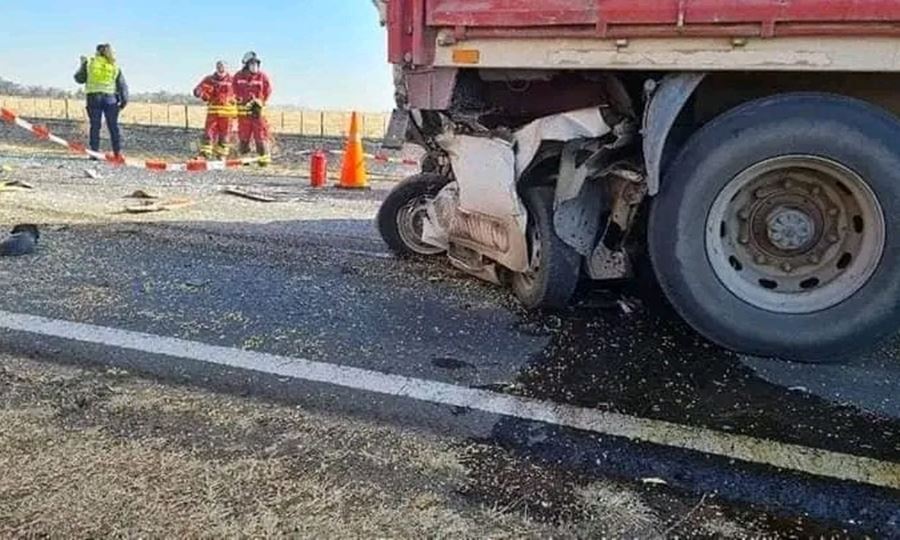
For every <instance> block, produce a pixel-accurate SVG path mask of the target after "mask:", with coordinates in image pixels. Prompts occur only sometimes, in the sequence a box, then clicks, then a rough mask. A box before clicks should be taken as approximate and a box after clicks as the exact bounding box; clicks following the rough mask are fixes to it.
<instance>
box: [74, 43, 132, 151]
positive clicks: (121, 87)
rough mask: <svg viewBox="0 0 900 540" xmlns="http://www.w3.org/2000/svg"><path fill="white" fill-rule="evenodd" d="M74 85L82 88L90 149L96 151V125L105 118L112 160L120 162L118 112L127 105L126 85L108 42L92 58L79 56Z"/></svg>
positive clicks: (120, 135) (120, 139)
mask: <svg viewBox="0 0 900 540" xmlns="http://www.w3.org/2000/svg"><path fill="white" fill-rule="evenodd" d="M75 82H77V83H78V84H83V85H85V86H84V93H85V94H86V96H87V113H88V118H89V119H90V122H91V130H90V140H89V145H90V148H91V150H93V151H95V152H98V151H99V150H100V126H101V125H102V123H103V118H104V117H105V118H106V127H107V128H108V129H109V138H110V142H111V143H112V150H113V156H114V159H115V160H116V161H123V160H124V158H123V157H122V132H121V130H120V129H119V111H121V110H122V109H124V108H125V106H126V105H128V84H127V83H126V82H125V76H124V75H123V74H122V69H121V68H120V67H119V65H118V63H116V56H115V54H114V53H113V48H112V46H111V45H110V44H109V43H103V44H100V45H97V53H96V55H95V56H94V57H93V58H91V59H88V58H87V57H86V56H82V57H81V67H79V68H78V71H77V72H76V73H75Z"/></svg>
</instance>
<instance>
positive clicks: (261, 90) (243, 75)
mask: <svg viewBox="0 0 900 540" xmlns="http://www.w3.org/2000/svg"><path fill="white" fill-rule="evenodd" d="M243 64H244V68H243V69H242V70H241V71H239V72H237V73H236V74H235V76H234V92H235V94H236V95H237V103H238V140H239V141H240V152H241V154H242V155H246V154H248V153H249V152H250V139H253V142H254V143H256V152H257V153H258V154H259V164H260V165H261V166H263V167H265V166H266V165H268V164H270V163H271V162H272V156H271V154H270V153H269V151H270V150H269V123H268V121H267V120H266V116H265V106H266V103H267V102H268V101H269V97H270V96H271V95H272V84H271V83H270V82H269V77H267V76H266V74H265V73H263V72H262V71H261V70H260V64H261V62H260V60H259V57H258V56H257V55H256V53H255V52H248V53H247V54H245V55H244V58H243Z"/></svg>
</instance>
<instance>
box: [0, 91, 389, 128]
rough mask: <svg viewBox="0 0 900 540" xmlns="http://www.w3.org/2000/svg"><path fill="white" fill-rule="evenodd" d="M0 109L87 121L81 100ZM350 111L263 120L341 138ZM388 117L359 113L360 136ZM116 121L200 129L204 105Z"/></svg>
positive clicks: (280, 111)
mask: <svg viewBox="0 0 900 540" xmlns="http://www.w3.org/2000/svg"><path fill="white" fill-rule="evenodd" d="M0 107H5V108H7V109H11V110H13V111H15V112H16V113H17V114H19V115H21V116H23V117H26V118H28V117H30V118H39V119H45V120H74V121H87V112H86V111H85V107H84V101H83V100H81V99H53V98H39V97H38V98H35V97H18V96H0ZM351 114H352V113H351V112H350V111H322V110H297V109H288V108H280V107H269V108H267V109H266V117H267V118H268V119H269V124H270V125H271V128H272V129H273V130H274V131H275V133H282V134H287V135H303V136H310V137H344V136H346V134H347V131H348V130H349V128H350V115H351ZM389 118H390V115H389V114H387V113H361V114H360V121H361V124H362V125H361V127H362V135H363V137H366V138H372V139H377V138H382V137H384V134H385V132H386V131H387V125H388V120H389ZM119 121H120V122H121V123H123V124H136V125H144V126H168V127H182V128H186V129H191V128H202V127H203V126H204V124H205V122H206V107H205V106H203V105H172V104H165V103H129V104H128V107H126V108H125V110H124V111H122V114H121V115H120V117H119Z"/></svg>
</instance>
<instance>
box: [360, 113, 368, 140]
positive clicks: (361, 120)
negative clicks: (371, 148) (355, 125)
mask: <svg viewBox="0 0 900 540" xmlns="http://www.w3.org/2000/svg"><path fill="white" fill-rule="evenodd" d="M359 122H360V124H362V126H361V127H362V138H363V139H365V138H367V136H368V133H367V132H366V115H365V114H360V115H359Z"/></svg>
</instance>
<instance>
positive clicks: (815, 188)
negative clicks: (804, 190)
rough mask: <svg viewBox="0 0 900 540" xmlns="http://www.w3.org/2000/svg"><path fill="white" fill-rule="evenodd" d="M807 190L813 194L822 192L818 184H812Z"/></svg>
mask: <svg viewBox="0 0 900 540" xmlns="http://www.w3.org/2000/svg"><path fill="white" fill-rule="evenodd" d="M809 192H810V193H812V194H813V195H818V194H819V193H822V188H820V187H819V186H813V188H812V189H811V190H809Z"/></svg>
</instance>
